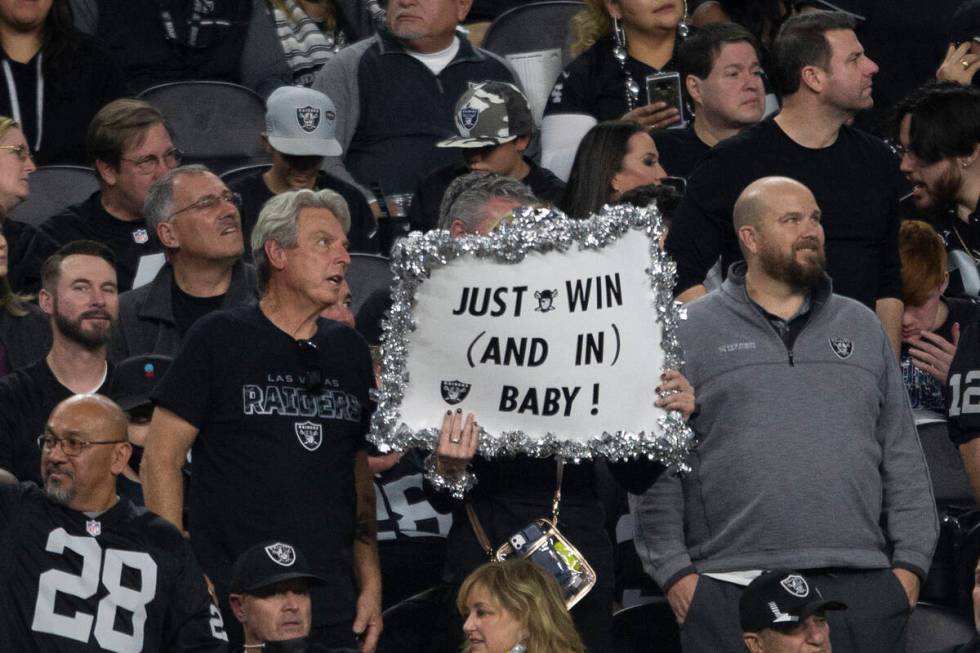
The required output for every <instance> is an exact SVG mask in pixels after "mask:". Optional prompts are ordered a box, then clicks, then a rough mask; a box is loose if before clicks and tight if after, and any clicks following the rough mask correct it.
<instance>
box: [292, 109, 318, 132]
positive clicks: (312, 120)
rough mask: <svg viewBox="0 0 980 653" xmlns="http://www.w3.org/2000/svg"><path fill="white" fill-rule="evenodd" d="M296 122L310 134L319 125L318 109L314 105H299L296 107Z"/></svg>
mask: <svg viewBox="0 0 980 653" xmlns="http://www.w3.org/2000/svg"><path fill="white" fill-rule="evenodd" d="M296 122H298V123H299V128H300V129H302V130H303V131H305V132H306V133H307V134H312V133H313V132H315V131H316V128H317V127H319V126H320V110H319V109H317V108H316V107H300V108H299V109H296Z"/></svg>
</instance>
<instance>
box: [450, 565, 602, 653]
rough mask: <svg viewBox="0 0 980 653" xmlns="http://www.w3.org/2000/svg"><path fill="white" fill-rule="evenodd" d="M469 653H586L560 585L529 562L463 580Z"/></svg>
mask: <svg viewBox="0 0 980 653" xmlns="http://www.w3.org/2000/svg"><path fill="white" fill-rule="evenodd" d="M456 607H457V608H458V609H459V612H460V614H461V615H462V616H463V618H464V619H465V620H466V621H465V623H464V624H463V633H464V634H465V636H466V642H465V644H464V646H463V651H464V653H585V646H584V645H583V644H582V640H581V639H580V638H579V635H578V632H577V631H576V630H575V624H574V623H572V618H571V617H570V616H569V614H568V610H567V609H566V608H565V603H564V601H562V598H561V593H560V591H559V589H558V583H557V582H556V581H555V579H554V578H553V577H552V576H551V575H549V574H548V573H547V572H545V571H544V570H542V569H541V568H540V567H538V566H537V565H534V564H532V563H530V562H528V561H527V560H508V561H507V562H498V563H494V562H491V563H487V564H485V565H483V566H482V567H479V568H477V569H476V570H475V571H474V572H473V573H472V574H470V575H469V576H468V577H467V578H466V580H464V581H463V584H462V586H461V587H460V589H459V594H458V596H457V600H456Z"/></svg>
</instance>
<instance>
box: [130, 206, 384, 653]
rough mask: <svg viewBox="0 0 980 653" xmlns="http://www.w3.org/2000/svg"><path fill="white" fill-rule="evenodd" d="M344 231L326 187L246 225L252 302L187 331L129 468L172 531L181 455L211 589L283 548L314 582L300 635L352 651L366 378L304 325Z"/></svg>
mask: <svg viewBox="0 0 980 653" xmlns="http://www.w3.org/2000/svg"><path fill="white" fill-rule="evenodd" d="M349 227H350V214H349V213H348V209H347V205H346V203H345V202H344V201H343V198H341V197H340V196H339V195H338V194H337V193H335V192H333V191H330V190H321V191H311V190H305V189H304V190H298V191H288V192H286V193H282V194H280V195H277V196H276V197H274V198H272V199H271V200H269V201H268V202H267V203H266V205H265V208H263V210H262V213H261V214H260V216H259V219H258V222H257V223H256V225H255V229H254V230H253V232H252V255H253V258H254V260H255V262H256V267H257V269H258V276H259V284H260V286H261V287H262V289H263V294H262V297H261V299H260V301H259V303H258V305H250V306H241V307H238V308H233V309H230V310H224V311H216V312H213V313H211V314H209V315H207V316H205V317H203V318H201V319H200V320H198V322H197V323H196V324H194V326H193V327H191V329H190V331H189V332H188V334H187V337H186V338H185V339H184V342H183V345H182V346H181V350H180V352H179V353H178V354H177V358H176V360H175V361H174V363H173V366H172V367H171V368H170V370H169V371H168V372H167V374H166V376H164V378H163V379H162V380H161V382H160V384H159V385H158V386H157V387H156V389H155V390H154V391H153V393H152V395H151V397H152V399H153V401H154V403H156V405H157V408H156V410H155V411H154V414H153V421H152V422H151V424H150V433H149V436H148V438H147V442H146V449H145V452H144V455H143V465H142V470H141V471H142V478H143V493H144V497H145V499H146V505H147V507H148V508H150V509H151V510H153V511H155V512H157V513H158V514H160V515H161V516H163V517H165V518H166V519H169V520H170V521H172V522H173V523H175V524H176V525H177V526H178V527H179V528H183V519H182V514H181V509H182V506H183V497H184V486H183V479H182V477H181V468H182V466H183V464H184V461H185V460H186V457H187V452H188V451H189V450H191V448H193V461H194V462H193V465H194V468H193V483H191V486H190V506H189V510H188V514H189V518H188V525H187V530H188V532H189V534H190V537H191V543H192V544H193V546H194V550H195V553H196V554H197V558H198V560H199V561H200V562H201V566H202V567H203V568H204V570H205V572H206V573H207V574H208V576H209V577H210V578H211V580H213V581H214V583H215V585H216V587H217V590H218V594H219V595H220V596H222V597H225V596H227V594H228V592H229V590H230V583H231V577H232V564H233V562H234V560H235V559H236V558H237V557H238V556H239V555H241V554H242V553H243V552H244V551H245V550H246V549H248V548H249V547H251V546H253V545H255V544H258V543H259V542H262V541H266V540H270V539H276V540H282V541H288V542H290V543H291V544H293V545H295V546H296V547H297V548H299V549H301V550H303V551H306V552H307V553H308V554H309V556H310V565H311V568H312V571H313V573H315V574H316V575H317V576H320V577H322V578H323V579H324V580H325V583H324V584H323V585H322V586H318V587H315V588H313V592H312V598H313V606H314V607H313V630H312V639H313V640H314V641H315V642H319V643H323V644H325V645H327V646H330V647H345V646H346V647H354V646H356V641H355V637H356V636H359V637H361V638H363V642H362V644H361V650H362V651H364V652H365V653H371V652H372V651H373V650H374V646H375V643H376V641H377V636H378V634H379V633H380V631H381V580H380V578H381V575H380V571H379V566H378V554H377V543H376V541H375V539H376V538H375V506H374V486H373V483H372V478H371V474H370V472H369V470H368V464H367V453H366V451H365V446H366V443H365V439H364V435H365V433H366V431H367V427H368V424H369V420H370V414H371V403H370V398H369V395H368V392H369V389H370V388H371V387H372V386H373V383H374V372H373V368H372V365H371V356H370V354H369V352H368V348H367V345H366V344H365V343H364V341H363V340H362V339H361V338H360V336H358V335H357V333H356V332H355V331H354V330H353V329H351V328H350V327H348V326H346V325H343V324H340V323H339V322H333V321H330V320H321V319H319V315H320V312H321V311H322V310H323V309H324V308H326V307H327V306H329V305H330V304H332V303H335V302H337V301H338V300H339V294H340V291H341V286H342V284H343V281H344V276H345V273H346V270H347V265H348V264H349V263H350V256H349V255H348V254H347V249H346V246H347V237H346V235H345V232H346V230H347V229H348V228H349ZM225 621H226V623H228V624H229V627H231V622H233V621H234V619H233V618H226V619H225ZM231 635H232V639H233V640H234V639H235V633H231Z"/></svg>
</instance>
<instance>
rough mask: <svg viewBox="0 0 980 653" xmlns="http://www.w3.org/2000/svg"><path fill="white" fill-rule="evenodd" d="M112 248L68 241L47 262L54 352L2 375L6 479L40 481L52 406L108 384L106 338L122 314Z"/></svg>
mask: <svg viewBox="0 0 980 653" xmlns="http://www.w3.org/2000/svg"><path fill="white" fill-rule="evenodd" d="M113 264H114V261H113V257H112V252H111V251H109V250H108V249H107V248H106V247H105V246H104V245H101V244H99V243H96V242H92V241H78V242H73V243H69V244H68V245H65V246H64V247H62V248H61V249H60V250H58V252H57V253H56V254H55V255H54V256H51V257H50V258H48V260H47V261H45V263H44V267H43V268H42V276H43V281H44V288H42V289H41V293H40V296H39V297H38V301H39V303H40V304H41V309H42V310H43V311H44V312H45V313H47V314H48V315H49V316H50V317H51V332H52V336H53V342H52V345H51V351H50V352H49V353H48V355H47V356H46V357H44V358H42V359H41V360H39V361H37V362H36V363H34V364H33V365H28V366H27V367H23V368H21V369H19V370H16V371H14V372H13V373H12V374H9V375H7V376H5V377H3V378H2V379H0V478H3V477H4V476H5V475H6V476H7V478H8V480H9V476H11V475H12V476H13V477H15V478H16V479H17V480H21V481H35V482H40V480H41V477H40V475H39V474H40V459H41V457H40V454H39V452H38V450H37V444H36V440H37V436H38V435H40V434H41V431H42V430H43V429H44V422H45V420H46V419H47V418H48V415H49V414H50V413H51V410H52V409H53V408H54V407H55V406H56V405H57V404H58V402H60V401H62V400H63V399H67V398H68V397H70V396H71V395H73V394H81V393H91V392H102V391H103V390H104V388H107V387H108V377H109V371H110V370H109V364H108V363H107V362H106V343H108V342H109V337H110V335H111V333H112V327H113V324H114V323H115V321H116V317H117V316H118V312H119V297H118V294H117V292H118V291H117V288H116V271H115V269H114V268H113Z"/></svg>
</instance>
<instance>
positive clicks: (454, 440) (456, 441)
mask: <svg viewBox="0 0 980 653" xmlns="http://www.w3.org/2000/svg"><path fill="white" fill-rule="evenodd" d="M462 439H463V436H462V435H460V436H459V437H458V438H449V441H450V442H451V443H453V444H459V442H460V440H462Z"/></svg>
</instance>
